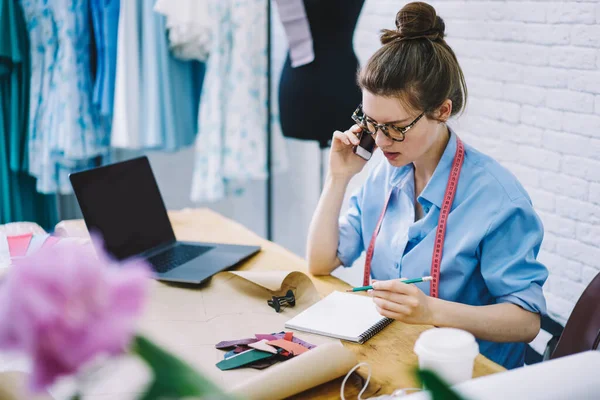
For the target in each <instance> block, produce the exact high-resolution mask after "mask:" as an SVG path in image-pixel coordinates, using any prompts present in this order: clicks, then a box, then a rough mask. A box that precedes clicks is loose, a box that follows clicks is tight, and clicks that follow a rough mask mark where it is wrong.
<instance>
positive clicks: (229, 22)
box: [191, 0, 287, 201]
mask: <svg viewBox="0 0 600 400" xmlns="http://www.w3.org/2000/svg"><path fill="white" fill-rule="evenodd" d="M266 7H267V6H266V3H265V1H264V0H245V1H233V0H228V1H222V0H211V1H210V3H209V16H210V18H211V20H212V21H218V24H217V25H216V26H215V30H214V32H213V42H212V48H211V51H210V57H209V59H208V63H207V70H206V81H205V83H204V88H203V91H202V99H201V104H200V123H199V127H200V128H199V134H198V137H197V138H196V161H195V168H194V177H193V183H192V193H191V199H192V200H193V201H217V200H219V199H222V198H223V197H224V196H226V195H227V194H229V193H230V192H233V191H235V192H236V193H239V192H240V191H239V189H240V188H241V185H242V184H243V183H247V182H249V181H250V180H253V179H265V178H266V177H267V157H266V141H267V124H268V123H271V121H268V120H269V119H271V118H268V117H267V112H268V110H267V29H266V27H267V12H266V9H267V8H266ZM262 28H264V29H262ZM272 126H273V132H272V143H273V171H280V170H284V169H285V168H286V162H287V160H286V156H285V143H284V141H283V137H282V135H281V133H280V132H279V130H278V129H277V125H276V124H272Z"/></svg>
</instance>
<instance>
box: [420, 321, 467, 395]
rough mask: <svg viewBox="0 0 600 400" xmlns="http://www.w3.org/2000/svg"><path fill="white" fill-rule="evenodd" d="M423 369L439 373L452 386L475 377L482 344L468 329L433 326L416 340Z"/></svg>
mask: <svg viewBox="0 0 600 400" xmlns="http://www.w3.org/2000/svg"><path fill="white" fill-rule="evenodd" d="M414 350H415V353H417V356H418V357H419V367H420V369H428V370H431V371H433V372H435V373H437V374H438V375H439V376H440V378H442V379H443V380H445V381H446V382H447V383H448V384H450V385H456V384H457V383H460V382H464V381H466V380H469V379H471V378H472V377H473V365H474V363H475V357H476V356H477V354H479V345H478V344H477V342H476V341H475V337H474V336H473V335H472V334H470V333H469V332H467V331H463V330H462V329H454V328H433V329H429V330H427V331H425V332H423V333H421V335H420V336H419V338H418V339H417V342H416V343H415V348H414Z"/></svg>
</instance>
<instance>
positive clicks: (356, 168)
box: [329, 125, 376, 179]
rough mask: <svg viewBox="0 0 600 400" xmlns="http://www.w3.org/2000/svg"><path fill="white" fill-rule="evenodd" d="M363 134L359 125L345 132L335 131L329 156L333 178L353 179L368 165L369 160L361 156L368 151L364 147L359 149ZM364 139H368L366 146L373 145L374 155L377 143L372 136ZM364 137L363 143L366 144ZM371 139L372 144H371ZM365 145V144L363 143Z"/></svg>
mask: <svg viewBox="0 0 600 400" xmlns="http://www.w3.org/2000/svg"><path fill="white" fill-rule="evenodd" d="M361 133H362V129H361V127H360V126H358V125H353V126H352V127H351V128H350V129H348V130H347V131H345V132H341V131H335V132H334V133H333V140H332V142H331V152H330V154H329V174H330V175H331V176H332V177H343V178H348V179H349V178H352V177H353V176H354V175H356V174H358V173H359V172H360V171H361V170H362V169H363V167H364V166H365V164H366V163H367V160H368V158H367V157H362V156H360V155H359V154H363V155H364V154H365V153H364V152H363V151H362V150H364V151H365V152H366V151H367V150H368V149H364V148H361V147H362V146H361V147H357V146H359V144H361V140H360V139H359V137H360V136H362V135H361ZM364 137H368V139H366V141H367V144H366V146H368V147H370V146H371V144H372V146H373V148H372V149H371V151H370V152H371V153H372V152H373V151H375V148H376V146H375V141H374V140H373V138H372V137H371V135H364ZM364 137H363V142H365V139H364ZM369 139H370V141H371V142H369ZM363 145H365V144H364V143H363ZM369 158H370V157H369Z"/></svg>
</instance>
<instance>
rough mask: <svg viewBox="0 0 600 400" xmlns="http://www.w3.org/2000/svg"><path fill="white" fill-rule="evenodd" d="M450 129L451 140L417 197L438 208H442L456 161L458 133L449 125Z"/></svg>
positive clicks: (420, 200)
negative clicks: (451, 171)
mask: <svg viewBox="0 0 600 400" xmlns="http://www.w3.org/2000/svg"><path fill="white" fill-rule="evenodd" d="M448 131H449V132H450V140H448V144H447V145H446V150H444V153H443V154H442V158H440V161H439V162H438V165H437V167H436V168H435V171H434V172H433V175H432V176H431V179H429V182H428V183H427V185H426V186H425V189H423V191H422V192H421V195H420V196H419V198H418V199H417V200H418V201H419V203H423V200H425V201H428V202H429V203H431V204H435V205H436V206H437V207H438V208H442V202H443V200H444V195H445V193H446V186H447V183H448V177H449V176H450V169H451V168H452V164H453V162H454V155H455V154H456V147H457V144H456V134H455V133H454V131H453V130H452V129H450V127H448Z"/></svg>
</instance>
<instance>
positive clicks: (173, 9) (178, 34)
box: [154, 0, 213, 61]
mask: <svg viewBox="0 0 600 400" xmlns="http://www.w3.org/2000/svg"><path fill="white" fill-rule="evenodd" d="M154 9H155V10H156V12H159V13H161V14H163V15H164V16H165V17H166V18H167V22H166V24H167V29H168V31H169V46H170V48H171V52H172V53H173V55H174V56H175V57H177V58H179V59H182V60H199V61H206V60H207V59H208V55H209V51H210V46H211V42H212V25H213V22H212V21H211V20H210V18H209V15H208V0H157V1H156V4H155V6H154Z"/></svg>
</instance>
